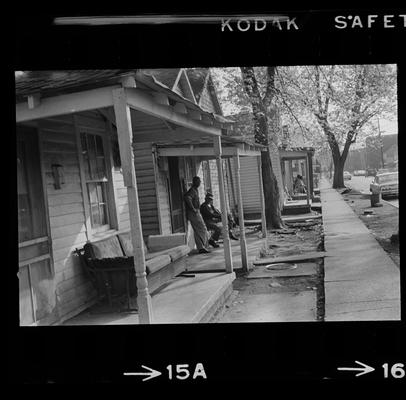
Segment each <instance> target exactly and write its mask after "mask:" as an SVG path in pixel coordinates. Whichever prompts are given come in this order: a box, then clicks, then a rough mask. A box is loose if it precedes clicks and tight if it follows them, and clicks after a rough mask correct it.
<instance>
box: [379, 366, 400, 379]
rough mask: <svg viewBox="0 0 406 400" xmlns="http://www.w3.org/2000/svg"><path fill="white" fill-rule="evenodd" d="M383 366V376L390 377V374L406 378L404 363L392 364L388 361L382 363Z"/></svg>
mask: <svg viewBox="0 0 406 400" xmlns="http://www.w3.org/2000/svg"><path fill="white" fill-rule="evenodd" d="M382 368H383V377H384V378H389V376H391V377H393V378H397V379H398V378H404V377H405V369H404V364H402V363H397V364H393V365H392V366H390V365H389V364H388V363H385V364H383V365H382Z"/></svg>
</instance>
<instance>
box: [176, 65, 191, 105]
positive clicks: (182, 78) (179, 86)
mask: <svg viewBox="0 0 406 400" xmlns="http://www.w3.org/2000/svg"><path fill="white" fill-rule="evenodd" d="M173 91H174V92H176V93H178V94H180V95H181V96H183V97H184V98H185V99H188V100H190V101H193V102H194V103H195V102H196V99H195V96H194V93H193V90H192V86H191V85H190V82H189V78H188V76H187V75H186V72H185V70H184V69H182V71H181V72H180V74H179V76H178V78H177V80H176V82H175V84H174V87H173Z"/></svg>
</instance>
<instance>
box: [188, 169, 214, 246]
mask: <svg viewBox="0 0 406 400" xmlns="http://www.w3.org/2000/svg"><path fill="white" fill-rule="evenodd" d="M199 186H200V178H199V177H198V176H195V177H193V181H192V187H191V188H190V189H189V190H188V191H187V192H186V193H185V196H184V200H185V204H186V216H187V219H188V220H189V221H190V223H191V225H192V228H193V233H194V237H195V242H196V247H197V250H198V251H199V253H210V251H209V250H207V247H208V244H209V242H208V238H209V232H208V231H207V228H206V225H205V223H204V221H203V218H202V216H201V214H200V201H199V191H198V187H199ZM210 244H211V243H210Z"/></svg>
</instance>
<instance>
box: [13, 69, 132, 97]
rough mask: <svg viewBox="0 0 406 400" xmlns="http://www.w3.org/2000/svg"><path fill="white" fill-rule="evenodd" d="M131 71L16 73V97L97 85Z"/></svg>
mask: <svg viewBox="0 0 406 400" xmlns="http://www.w3.org/2000/svg"><path fill="white" fill-rule="evenodd" d="M131 72H135V70H128V69H110V70H74V71H69V70H61V71H26V72H24V73H22V74H18V75H16V83H15V89H16V97H17V99H19V98H22V97H24V96H27V95H29V94H32V93H35V92H41V93H51V92H61V91H63V90H68V89H70V88H73V87H78V86H87V85H92V86H97V84H102V83H103V84H105V83H106V81H109V80H117V79H118V78H119V77H121V76H122V75H126V74H128V73H131Z"/></svg>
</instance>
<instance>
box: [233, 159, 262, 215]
mask: <svg viewBox="0 0 406 400" xmlns="http://www.w3.org/2000/svg"><path fill="white" fill-rule="evenodd" d="M232 164H233V165H232V167H233V168H235V167H234V160H233V161H232ZM240 166H241V168H240V176H241V194H242V201H243V209H244V213H245V214H251V213H260V212H261V203H260V197H259V193H260V186H259V174H258V162H257V158H256V157H240ZM233 179H234V182H235V174H233Z"/></svg>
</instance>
